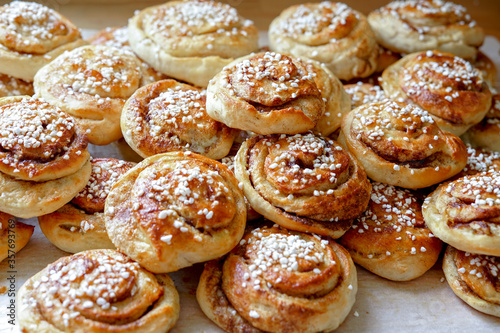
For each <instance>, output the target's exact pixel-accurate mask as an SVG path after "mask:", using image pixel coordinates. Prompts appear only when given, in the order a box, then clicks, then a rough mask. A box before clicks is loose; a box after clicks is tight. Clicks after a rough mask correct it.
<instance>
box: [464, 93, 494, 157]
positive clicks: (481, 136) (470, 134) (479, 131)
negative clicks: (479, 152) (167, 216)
mask: <svg viewBox="0 0 500 333" xmlns="http://www.w3.org/2000/svg"><path fill="white" fill-rule="evenodd" d="M463 138H464V140H466V141H468V142H470V143H471V144H472V145H474V146H477V147H482V148H486V149H491V150H494V151H497V152H500V94H496V95H493V98H492V104H491V108H490V110H489V111H488V113H486V116H485V117H484V119H483V120H482V121H481V122H480V123H478V124H477V125H475V126H473V127H471V128H469V130H468V131H467V132H465V134H464V135H463Z"/></svg>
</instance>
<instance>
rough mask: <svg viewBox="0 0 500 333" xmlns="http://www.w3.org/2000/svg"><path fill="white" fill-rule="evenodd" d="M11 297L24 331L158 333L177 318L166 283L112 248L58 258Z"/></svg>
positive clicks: (175, 297)
mask: <svg viewBox="0 0 500 333" xmlns="http://www.w3.org/2000/svg"><path fill="white" fill-rule="evenodd" d="M17 297H18V299H17V300H18V303H17V307H18V323H19V326H20V328H21V331H22V332H26V333H38V332H54V333H62V332H86V333H97V332H99V333H106V332H109V333H111V332H113V333H121V332H123V333H125V332H127V333H132V332H136V333H139V332H140V333H163V332H167V331H169V330H170V329H171V328H172V327H173V326H174V325H175V323H176V321H177V319H178V318H179V295H178V293H177V290H176V289H175V286H174V283H173V282H172V280H171V279H170V278H169V277H168V276H167V275H165V274H164V275H154V274H152V273H150V272H148V271H147V270H145V269H143V268H142V267H140V266H139V264H138V263H136V262H134V261H132V260H131V259H130V258H128V257H127V256H125V255H124V254H121V253H120V252H117V251H114V250H90V251H84V252H80V253H77V254H75V255H72V256H69V257H63V258H61V259H59V260H57V261H56V262H54V263H52V264H50V265H48V266H47V267H46V268H44V269H43V270H42V271H40V272H39V273H37V274H36V275H35V276H33V277H31V278H30V279H29V280H28V281H26V283H24V285H23V286H22V287H21V289H19V293H18V296H17Z"/></svg>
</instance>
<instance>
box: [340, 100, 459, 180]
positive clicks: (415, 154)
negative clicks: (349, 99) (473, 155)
mask: <svg viewBox="0 0 500 333" xmlns="http://www.w3.org/2000/svg"><path fill="white" fill-rule="evenodd" d="M339 142H340V143H341V144H342V145H343V146H344V147H346V148H347V149H348V150H349V151H350V152H351V153H352V154H353V155H354V156H355V157H356V158H357V159H358V161H359V162H360V163H361V164H362V165H363V167H364V168H365V170H366V174H367V175H368V177H369V178H371V179H373V180H375V181H377V182H381V183H385V184H390V185H394V186H400V187H404V188H412V189H417V188H424V187H428V186H431V185H434V184H437V183H440V182H442V181H443V180H445V179H448V178H450V177H452V176H454V175H456V174H457V173H459V172H460V171H461V170H462V169H463V168H464V166H465V164H466V163H467V150H466V148H465V145H464V143H463V142H462V140H460V139H459V138H458V137H457V136H455V135H453V134H451V133H448V132H444V131H442V130H440V129H439V127H438V126H437V125H436V123H435V122H434V120H433V119H432V117H431V116H430V115H429V113H427V111H424V110H422V109H421V108H419V107H417V106H413V105H409V104H403V103H399V102H395V101H391V100H385V101H382V102H373V103H368V104H364V105H362V106H360V107H358V108H357V109H354V110H353V111H351V113H349V114H348V115H347V116H346V117H345V118H344V121H343V123H342V131H341V132H340V136H339Z"/></svg>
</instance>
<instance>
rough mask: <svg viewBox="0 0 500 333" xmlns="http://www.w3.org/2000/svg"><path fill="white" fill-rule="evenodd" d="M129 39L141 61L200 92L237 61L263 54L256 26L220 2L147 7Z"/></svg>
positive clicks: (138, 16) (195, 1) (135, 21)
mask: <svg viewBox="0 0 500 333" xmlns="http://www.w3.org/2000/svg"><path fill="white" fill-rule="evenodd" d="M128 33H129V42H130V45H131V47H132V49H133V50H134V52H135V53H136V54H137V55H139V57H140V58H141V59H144V60H145V61H146V62H147V63H148V64H150V65H151V66H152V67H154V68H155V69H156V70H158V71H160V72H162V73H164V74H167V75H169V76H171V77H173V78H175V79H179V80H182V81H186V82H189V83H192V84H194V85H196V86H200V87H206V86H207V85H208V81H209V80H210V79H211V78H212V77H213V76H214V75H215V74H217V73H218V72H219V71H220V70H221V69H222V68H223V67H224V66H225V65H227V64H229V63H230V62H231V61H233V60H234V58H238V57H241V56H244V55H246V54H249V53H251V52H255V51H257V50H258V37H259V36H258V30H257V28H256V27H255V26H254V25H253V22H252V21H249V20H246V19H244V18H243V17H241V16H239V15H238V13H237V11H236V9H234V8H232V7H231V6H229V5H228V4H223V3H219V2H215V1H202V0H189V1H170V2H167V3H165V4H162V5H158V6H153V7H148V8H146V9H143V10H142V11H140V12H139V13H137V14H136V15H135V16H134V17H132V19H130V21H129V24H128Z"/></svg>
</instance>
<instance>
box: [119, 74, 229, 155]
mask: <svg viewBox="0 0 500 333" xmlns="http://www.w3.org/2000/svg"><path fill="white" fill-rule="evenodd" d="M121 128H122V132H123V135H124V138H125V140H126V141H127V143H128V144H129V145H130V147H131V148H132V149H133V150H134V151H135V152H137V153H138V154H139V155H141V156H142V157H148V156H152V155H155V154H160V153H166V152H169V151H175V150H189V151H193V152H195V153H198V154H201V155H204V156H207V157H209V158H213V159H220V158H222V157H224V156H226V155H227V154H228V153H229V150H230V149H231V146H232V144H233V141H234V138H235V136H236V134H237V131H236V130H234V129H231V128H229V127H227V126H226V125H224V124H223V123H221V122H218V121H216V120H214V119H212V118H211V117H210V116H208V114H207V112H206V94H205V91H204V90H201V89H199V88H196V87H194V86H192V85H188V84H183V83H179V82H177V81H175V80H164V81H158V82H156V83H152V84H149V85H147V86H144V87H142V88H140V89H139V90H137V91H136V92H135V93H134V94H133V95H132V96H131V97H130V99H129V100H128V101H127V102H126V103H125V106H124V107H123V111H122V116H121Z"/></svg>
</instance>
